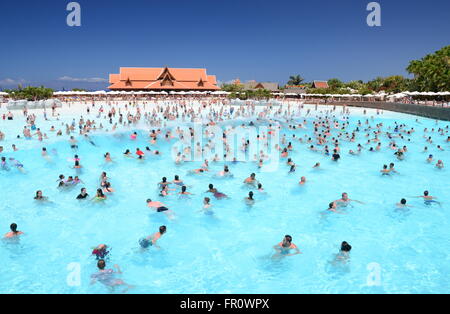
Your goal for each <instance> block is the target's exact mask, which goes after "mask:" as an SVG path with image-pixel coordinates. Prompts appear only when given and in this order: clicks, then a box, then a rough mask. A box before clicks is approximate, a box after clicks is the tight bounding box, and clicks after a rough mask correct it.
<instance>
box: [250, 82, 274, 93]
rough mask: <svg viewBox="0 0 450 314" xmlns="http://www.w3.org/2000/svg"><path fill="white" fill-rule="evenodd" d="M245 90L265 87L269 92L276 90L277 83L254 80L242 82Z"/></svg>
mask: <svg viewBox="0 0 450 314" xmlns="http://www.w3.org/2000/svg"><path fill="white" fill-rule="evenodd" d="M243 85H244V89H245V90H257V89H267V90H269V91H271V92H278V91H279V88H278V83H276V82H256V81H248V82H245V83H244V84H243Z"/></svg>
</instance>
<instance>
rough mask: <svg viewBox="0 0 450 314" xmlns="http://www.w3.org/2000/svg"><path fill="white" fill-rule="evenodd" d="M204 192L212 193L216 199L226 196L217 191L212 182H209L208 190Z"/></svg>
mask: <svg viewBox="0 0 450 314" xmlns="http://www.w3.org/2000/svg"><path fill="white" fill-rule="evenodd" d="M206 192H209V193H213V195H214V197H215V198H217V199H221V198H227V197H228V196H227V195H226V194H224V193H221V192H219V191H218V190H217V189H216V188H215V187H214V185H212V184H209V186H208V191H206Z"/></svg>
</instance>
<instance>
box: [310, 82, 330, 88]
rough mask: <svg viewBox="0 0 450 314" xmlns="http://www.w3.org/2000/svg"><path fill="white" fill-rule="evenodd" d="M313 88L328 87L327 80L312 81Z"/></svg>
mask: <svg viewBox="0 0 450 314" xmlns="http://www.w3.org/2000/svg"><path fill="white" fill-rule="evenodd" d="M312 87H313V88H328V82H327V81H314V82H313V84H312Z"/></svg>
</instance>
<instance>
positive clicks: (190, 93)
mask: <svg viewBox="0 0 450 314" xmlns="http://www.w3.org/2000/svg"><path fill="white" fill-rule="evenodd" d="M169 94H170V95H206V94H209V95H229V94H231V93H230V92H225V91H214V92H211V91H204V92H200V91H179V92H175V91H171V92H169V93H168V92H166V91H137V92H131V91H130V92H128V91H110V92H106V91H104V90H100V91H95V92H85V91H59V92H54V93H53V95H55V96H69V95H71V96H73V95H80V96H81V95H83V96H102V95H169ZM272 95H275V96H302V97H335V98H361V97H364V98H374V97H375V98H376V97H387V98H404V97H408V96H450V92H437V93H436V92H401V93H397V94H393V95H388V94H386V93H384V92H381V93H378V94H367V95H360V94H304V93H302V94H300V93H299V94H297V93H281V92H278V93H272ZM0 96H8V93H5V92H1V91H0Z"/></svg>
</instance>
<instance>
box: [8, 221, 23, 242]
mask: <svg viewBox="0 0 450 314" xmlns="http://www.w3.org/2000/svg"><path fill="white" fill-rule="evenodd" d="M9 228H10V229H11V231H10V232H8V233H6V234H5V238H7V239H11V238H16V237H18V236H20V235H21V234H23V232H22V231H19V230H17V224H16V223H12V224H11V225H10V226H9Z"/></svg>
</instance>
